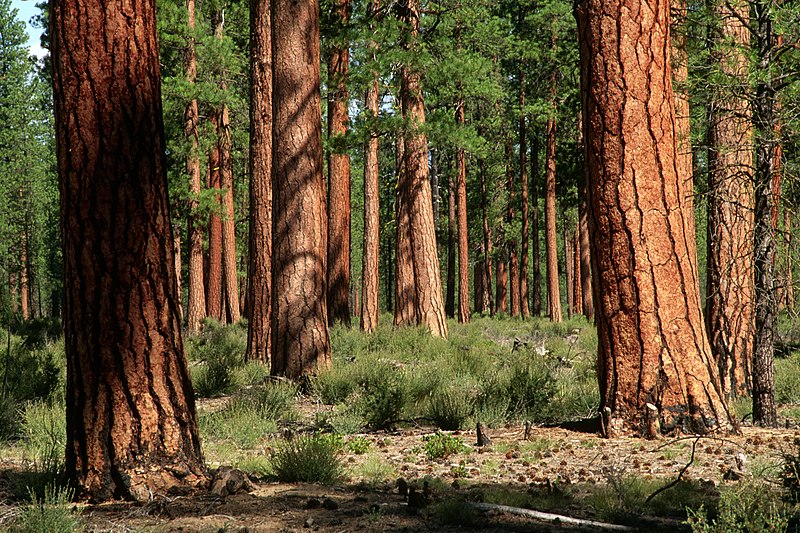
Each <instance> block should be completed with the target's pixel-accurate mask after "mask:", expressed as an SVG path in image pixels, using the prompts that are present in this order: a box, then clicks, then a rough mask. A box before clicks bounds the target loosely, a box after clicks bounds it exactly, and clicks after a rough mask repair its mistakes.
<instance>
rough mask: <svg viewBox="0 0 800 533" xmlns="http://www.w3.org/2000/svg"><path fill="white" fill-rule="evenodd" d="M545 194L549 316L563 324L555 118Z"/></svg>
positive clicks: (549, 137)
mask: <svg viewBox="0 0 800 533" xmlns="http://www.w3.org/2000/svg"><path fill="white" fill-rule="evenodd" d="M544 193H545V194H544V218H545V253H546V255H547V305H548V312H547V314H548V316H549V317H550V321H551V322H561V291H560V289H559V287H558V243H557V240H556V235H557V230H556V120H555V119H554V118H549V119H547V156H546V166H545V191H544Z"/></svg>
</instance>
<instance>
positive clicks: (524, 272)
mask: <svg viewBox="0 0 800 533" xmlns="http://www.w3.org/2000/svg"><path fill="white" fill-rule="evenodd" d="M519 84H520V89H519V107H520V116H519V184H520V189H521V191H522V195H521V200H522V209H521V212H520V216H521V217H522V234H521V235H520V239H521V241H522V242H521V244H522V246H521V251H520V261H519V298H520V312H521V313H522V318H527V317H528V316H529V315H530V314H531V310H530V305H529V303H528V300H529V294H528V241H529V240H530V228H529V214H528V212H529V209H528V202H529V195H528V146H527V136H526V131H525V129H526V123H525V113H524V111H525V71H524V70H522V69H520V72H519Z"/></svg>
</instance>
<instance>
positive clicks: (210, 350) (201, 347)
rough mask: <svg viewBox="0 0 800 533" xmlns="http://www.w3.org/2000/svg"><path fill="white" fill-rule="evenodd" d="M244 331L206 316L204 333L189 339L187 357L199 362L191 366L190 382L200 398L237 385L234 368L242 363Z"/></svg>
mask: <svg viewBox="0 0 800 533" xmlns="http://www.w3.org/2000/svg"><path fill="white" fill-rule="evenodd" d="M246 349H247V334H246V331H243V330H242V328H241V326H238V325H231V326H222V325H220V324H219V323H218V322H216V321H214V320H211V319H206V320H205V321H204V322H203V333H202V334H201V335H200V336H199V337H195V338H191V339H189V344H188V346H187V352H188V354H189V359H190V360H192V361H194V362H196V363H199V364H197V365H194V366H193V368H192V384H193V385H194V390H195V393H196V394H197V395H198V396H199V397H201V398H210V397H214V396H221V395H223V394H228V393H230V392H232V391H233V390H234V389H235V388H236V386H237V383H236V379H235V374H234V373H235V371H236V369H239V368H241V367H243V366H244V353H245V350H246Z"/></svg>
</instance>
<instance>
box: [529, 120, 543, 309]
mask: <svg viewBox="0 0 800 533" xmlns="http://www.w3.org/2000/svg"><path fill="white" fill-rule="evenodd" d="M531 196H532V198H531V202H532V203H533V211H532V213H531V255H533V280H532V281H533V315H534V316H541V314H542V269H541V263H540V261H539V256H540V255H541V252H540V247H539V135H537V134H536V132H535V131H534V134H533V139H531Z"/></svg>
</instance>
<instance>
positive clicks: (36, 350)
mask: <svg viewBox="0 0 800 533" xmlns="http://www.w3.org/2000/svg"><path fill="white" fill-rule="evenodd" d="M11 341H12V342H11V353H10V357H9V355H8V353H3V355H2V357H0V383H3V382H5V383H6V385H7V387H8V389H7V390H6V391H5V392H6V393H7V394H9V395H11V396H12V397H13V398H15V399H16V400H17V401H19V402H24V401H29V400H48V399H54V398H56V396H55V393H56V392H59V393H60V394H59V395H58V397H61V396H63V392H62V391H63V389H64V387H65V385H64V384H65V378H66V355H65V354H64V341H63V340H61V341H58V342H50V343H46V344H41V343H39V342H38V341H37V342H32V343H31V344H28V343H27V342H22V341H21V340H20V339H19V338H18V337H14V336H13V335H12V337H11ZM4 348H5V347H4ZM5 351H6V350H5V349H4V350H3V352H5ZM6 363H8V365H7V366H6Z"/></svg>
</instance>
